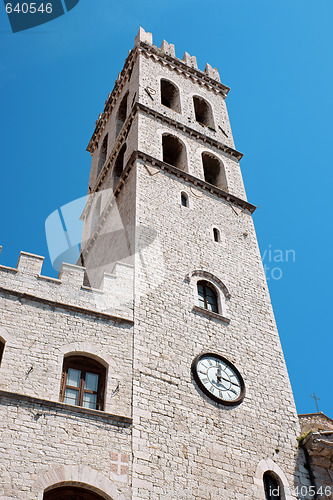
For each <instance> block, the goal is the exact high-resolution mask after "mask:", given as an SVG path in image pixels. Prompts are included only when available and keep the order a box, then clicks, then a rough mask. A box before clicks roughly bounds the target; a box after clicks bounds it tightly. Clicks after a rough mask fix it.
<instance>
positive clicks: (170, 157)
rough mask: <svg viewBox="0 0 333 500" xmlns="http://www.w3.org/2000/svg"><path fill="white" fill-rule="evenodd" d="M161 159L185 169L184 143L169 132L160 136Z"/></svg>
mask: <svg viewBox="0 0 333 500" xmlns="http://www.w3.org/2000/svg"><path fill="white" fill-rule="evenodd" d="M162 148H163V161H164V162H165V163H169V165H173V166H174V167H177V168H180V169H181V170H186V167H187V159H186V149H185V146H184V144H183V143H182V141H181V140H180V139H178V137H175V136H174V135H170V134H164V135H163V136H162Z"/></svg>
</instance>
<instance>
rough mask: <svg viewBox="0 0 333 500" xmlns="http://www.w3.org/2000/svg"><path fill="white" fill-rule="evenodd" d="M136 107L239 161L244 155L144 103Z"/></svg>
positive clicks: (137, 104)
mask: <svg viewBox="0 0 333 500" xmlns="http://www.w3.org/2000/svg"><path fill="white" fill-rule="evenodd" d="M136 107H137V109H138V110H140V111H142V112H143V113H146V114H147V115H150V116H154V117H155V118H157V119H158V120H160V121H162V122H164V123H167V124H168V125H172V126H173V127H174V128H176V129H177V130H181V131H182V132H185V133H187V134H188V135H189V136H190V137H193V138H195V139H199V140H201V141H203V142H205V143H206V144H209V145H210V146H213V147H215V148H216V149H219V150H220V151H223V152H224V153H226V154H227V155H229V156H231V157H232V158H235V159H236V160H237V161H239V160H240V159H241V158H242V157H243V156H244V155H243V153H240V152H239V151H237V150H236V149H233V148H231V147H230V146H227V145H226V144H224V143H223V142H220V141H217V140H216V139H213V138H212V137H209V136H207V135H206V134H203V133H202V132H198V131H197V130H195V129H194V128H191V127H189V126H188V125H184V124H183V123H181V122H178V121H177V120H174V119H173V118H170V117H168V116H165V115H162V113H159V112H158V111H155V110H154V109H152V108H149V107H148V106H145V105H144V104H140V103H136Z"/></svg>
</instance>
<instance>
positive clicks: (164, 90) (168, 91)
mask: <svg viewBox="0 0 333 500" xmlns="http://www.w3.org/2000/svg"><path fill="white" fill-rule="evenodd" d="M161 103H162V104H163V106H166V107H167V108H170V109H173V110H174V111H177V113H180V95H179V89H178V87H177V86H176V85H175V84H174V83H172V82H170V81H169V80H165V79H162V80H161Z"/></svg>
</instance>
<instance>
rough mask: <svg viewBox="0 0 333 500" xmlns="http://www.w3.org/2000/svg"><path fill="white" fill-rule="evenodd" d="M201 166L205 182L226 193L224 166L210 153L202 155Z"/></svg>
mask: <svg viewBox="0 0 333 500" xmlns="http://www.w3.org/2000/svg"><path fill="white" fill-rule="evenodd" d="M201 156H202V166H203V170H204V176H205V181H206V182H209V184H212V185H213V186H216V187H218V188H220V189H223V190H224V191H227V189H228V186H227V178H226V175H225V170H224V165H223V163H222V162H221V160H219V159H218V158H216V156H214V155H212V154H211V153H202V155H201Z"/></svg>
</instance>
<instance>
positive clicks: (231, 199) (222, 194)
mask: <svg viewBox="0 0 333 500" xmlns="http://www.w3.org/2000/svg"><path fill="white" fill-rule="evenodd" d="M137 159H139V160H142V161H144V162H146V163H149V164H150V165H151V166H153V167H155V168H158V169H160V170H161V171H164V172H167V173H169V174H171V175H173V176H175V177H177V178H178V179H180V178H181V179H183V180H185V181H187V182H189V183H190V184H192V185H193V186H195V187H197V188H200V189H202V190H204V191H206V192H208V193H211V194H214V195H216V196H218V197H219V198H223V199H224V200H226V201H227V202H228V203H229V204H230V206H231V207H232V206H233V205H236V206H239V207H241V208H242V209H244V210H248V211H249V212H250V214H253V212H254V211H255V209H256V208H257V207H256V206H255V205H252V204H251V203H248V202H247V201H245V200H242V199H241V198H238V197H237V196H234V195H233V194H231V193H227V192H226V191H223V190H222V189H219V188H218V187H216V186H213V185H212V184H209V183H208V182H206V181H204V180H202V179H198V178H197V177H194V175H191V174H189V173H188V172H184V171H183V170H180V169H179V168H177V167H174V166H173V165H169V164H168V163H165V162H163V161H161V160H158V159H157V158H154V157H153V156H150V155H148V154H147V153H144V152H143V151H138V150H137V151H133V153H132V155H131V157H130V159H129V160H128V162H127V164H126V166H125V168H124V170H123V173H122V175H121V177H120V179H119V182H118V184H117V186H116V188H115V189H114V198H112V199H111V200H110V201H109V202H108V204H107V205H106V207H105V208H104V210H103V213H102V214H101V216H100V218H99V222H98V223H97V224H96V228H95V231H94V232H93V234H92V235H91V237H90V238H89V240H88V241H87V243H86V245H85V247H84V249H83V250H82V251H81V253H82V256H83V258H84V257H85V256H86V255H87V253H88V252H89V250H90V248H91V247H92V246H93V244H94V243H95V241H96V239H97V237H98V235H99V232H100V230H101V229H102V227H103V224H104V222H105V220H106V218H107V216H108V214H109V213H110V211H111V208H112V206H113V204H114V203H115V198H116V197H117V195H118V194H119V193H120V191H121V190H122V188H123V186H124V185H125V183H126V179H127V178H128V176H129V174H130V172H131V170H132V167H133V165H134V162H135V160H137ZM91 198H92V197H91ZM91 204H92V201H88V203H87V205H86V206H85V208H84V211H83V213H82V217H86V216H87V214H88V212H89V209H90V206H91Z"/></svg>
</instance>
